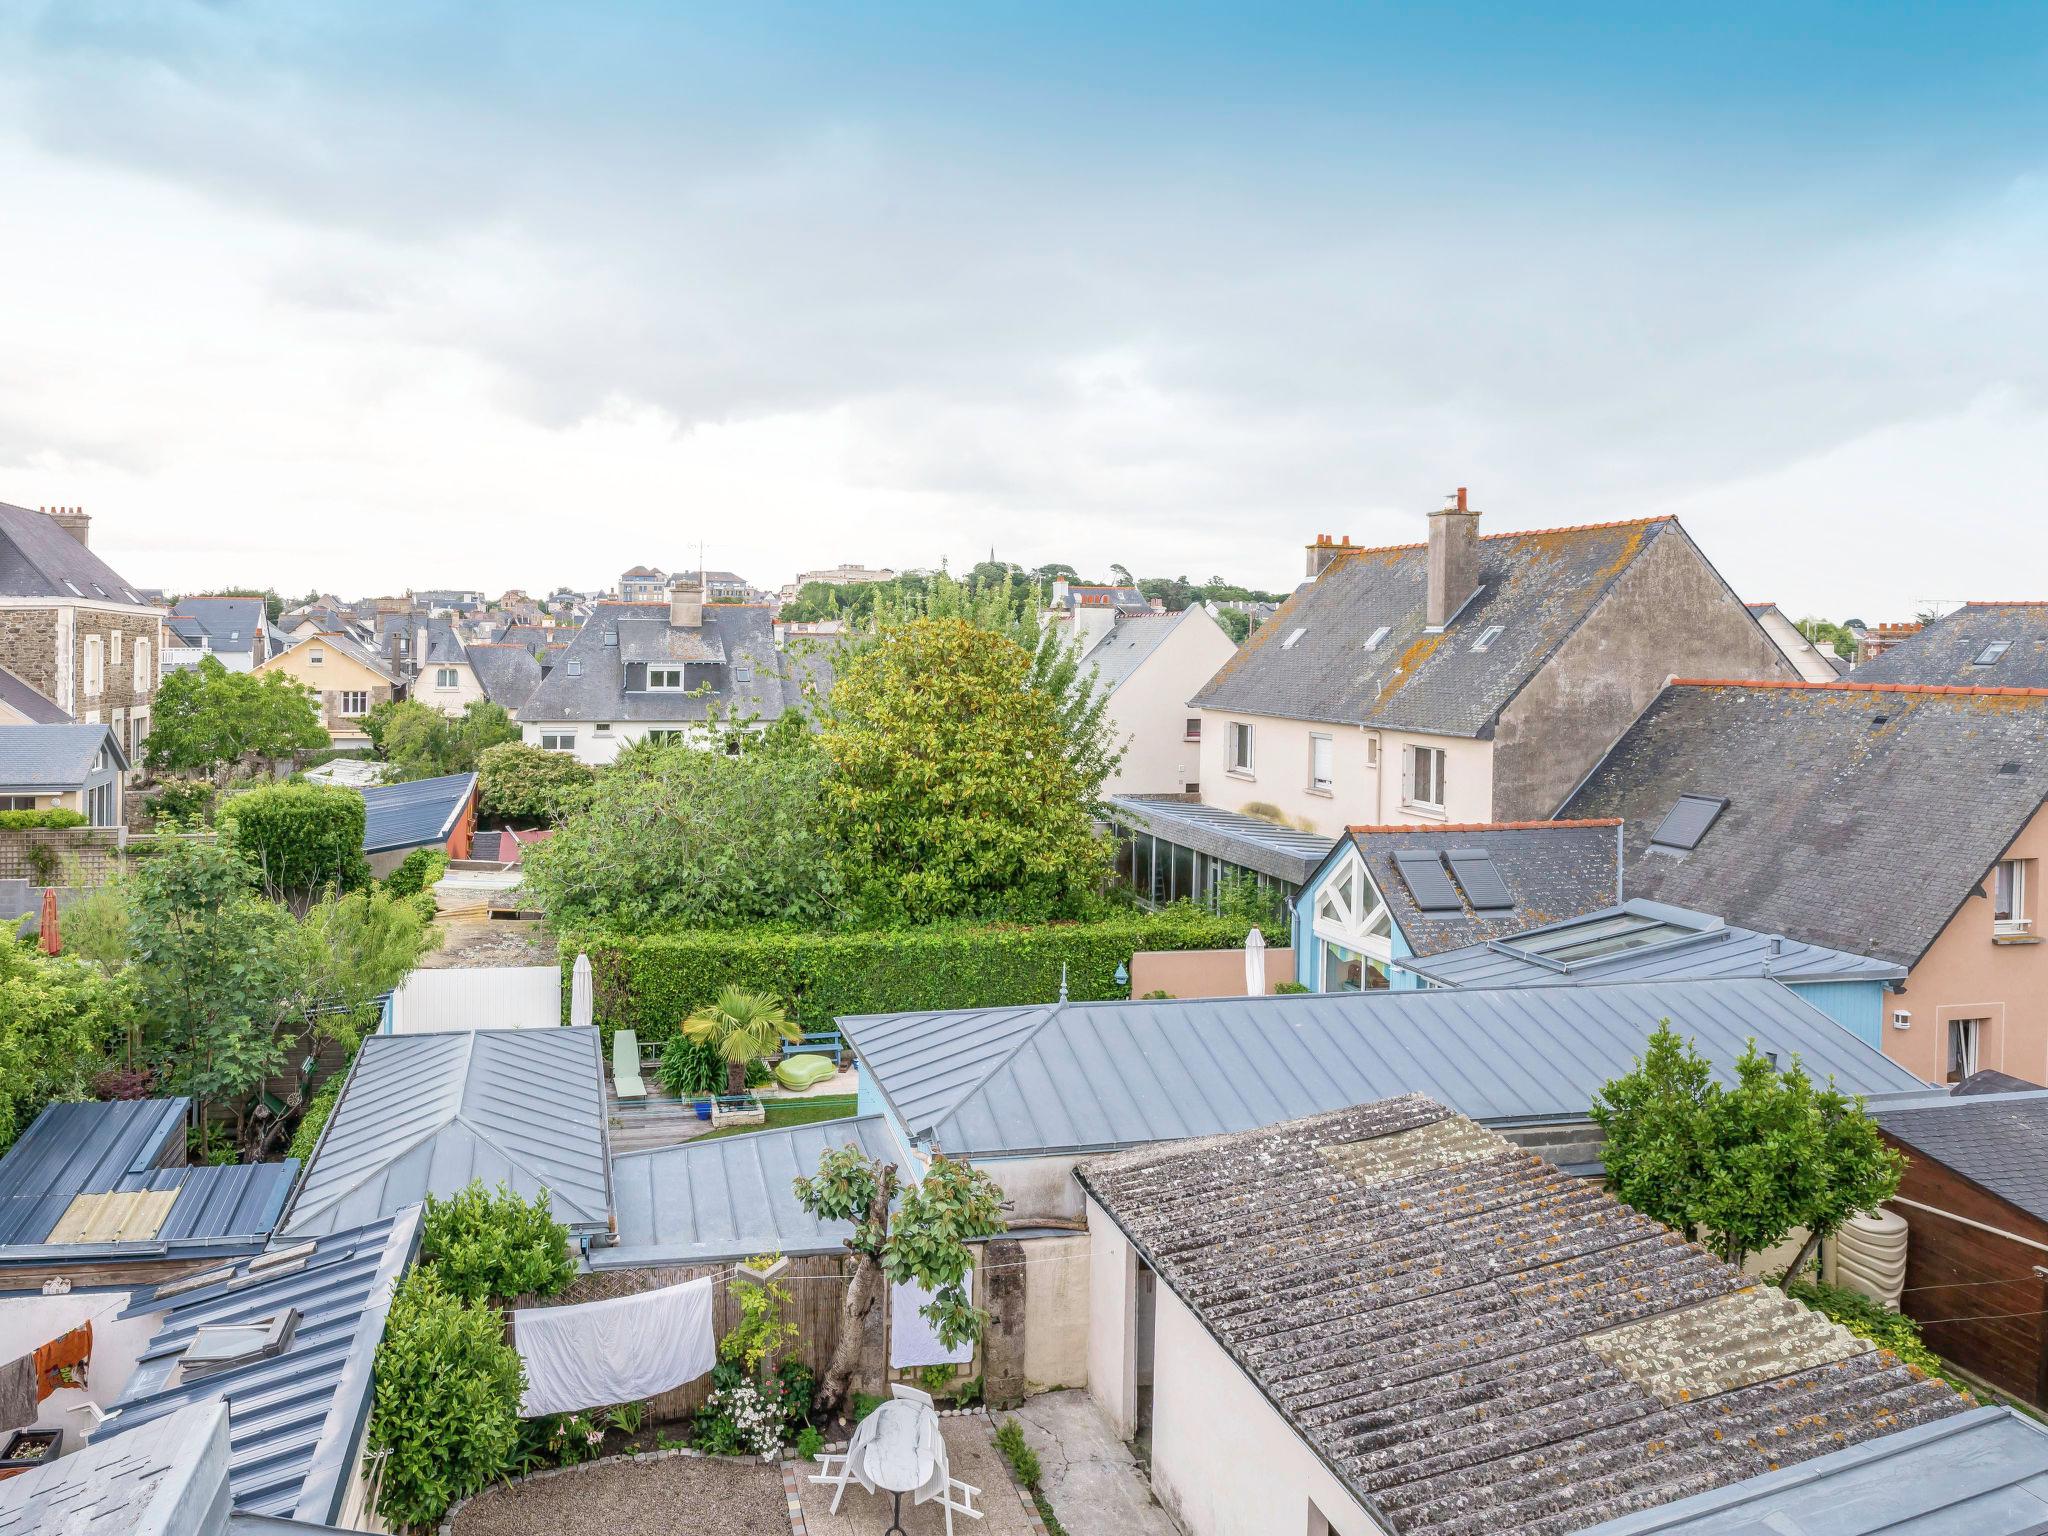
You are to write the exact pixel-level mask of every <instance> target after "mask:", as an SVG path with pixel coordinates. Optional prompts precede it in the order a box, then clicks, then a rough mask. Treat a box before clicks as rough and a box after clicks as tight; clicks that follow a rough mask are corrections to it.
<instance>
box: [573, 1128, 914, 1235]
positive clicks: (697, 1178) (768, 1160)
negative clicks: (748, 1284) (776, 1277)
mask: <svg viewBox="0 0 2048 1536" xmlns="http://www.w3.org/2000/svg"><path fill="white" fill-rule="evenodd" d="M849 1145H857V1146H859V1147H860V1149H861V1150H862V1151H863V1152H866V1153H867V1154H868V1155H869V1156H871V1157H879V1158H883V1159H885V1160H886V1161H889V1162H901V1161H902V1160H903V1154H902V1152H901V1150H900V1149H899V1148H898V1147H897V1146H896V1143H895V1139H894V1138H893V1137H892V1136H891V1135H890V1134H889V1128H888V1125H887V1123H886V1122H885V1121H884V1120H883V1119H882V1117H881V1116H880V1115H864V1116H861V1117H859V1118H857V1119H850V1120H824V1121H819V1122H818V1123H816V1124H814V1125H792V1126H785V1127H783V1128H781V1129H779V1130H773V1131H755V1132H753V1133H751V1134H750V1135H746V1136H725V1137H720V1138H719V1139H718V1140H716V1141H705V1142H684V1143H683V1144H682V1145H680V1146H674V1147H661V1148H657V1149H655V1150H654V1151H650V1152H628V1153H625V1154H622V1155H621V1156H619V1157H618V1158H616V1159H614V1160H613V1162H612V1182H613V1184H614V1186H615V1187H616V1190H617V1194H616V1199H617V1201H618V1211H619V1243H618V1246H617V1247H616V1248H600V1249H595V1250H593V1251H592V1254H591V1262H592V1265H593V1267H595V1268H600V1269H619V1268H627V1269H630V1268H633V1267H635V1266H638V1265H642V1264H696V1263H704V1262H710V1261H713V1260H723V1259H737V1258H747V1257H750V1256H752V1255H754V1254H757V1253H787V1254H801V1253H836V1252H838V1251H839V1250H840V1248H841V1246H842V1245H843V1244H844V1242H845V1240H846V1239H847V1237H849V1236H850V1235H851V1234H852V1232H853V1227H852V1225H851V1224H850V1223H848V1222H843V1221H819V1220H817V1219H816V1218H814V1217H812V1216H810V1215H809V1214H808V1213H806V1212H805V1210H804V1209H803V1207H802V1206H800V1205H798V1204H797V1203H796V1196H795V1195H794V1194H793V1193H792V1187H793V1186H794V1184H795V1182H796V1181H797V1180H798V1179H799V1178H809V1177H810V1176H811V1175H812V1174H814V1173H816V1172H817V1171H818V1159H819V1158H820V1157H821V1156H823V1154H824V1152H825V1150H826V1149H827V1148H828V1147H839V1146H849Z"/></svg>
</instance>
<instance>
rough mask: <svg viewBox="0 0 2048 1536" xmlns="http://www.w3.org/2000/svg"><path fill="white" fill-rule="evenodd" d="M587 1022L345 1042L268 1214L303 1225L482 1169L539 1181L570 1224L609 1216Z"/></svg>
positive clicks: (596, 1073)
mask: <svg viewBox="0 0 2048 1536" xmlns="http://www.w3.org/2000/svg"><path fill="white" fill-rule="evenodd" d="M607 1140H608V1138H607V1135H606V1130H605V1095H604V1079H603V1077H602V1075H601V1062H600V1048H599V1043H598V1032H597V1031H596V1030H595V1029H590V1028H583V1029H479V1030H465V1031H459V1032H452V1033H448V1034H431V1035H372V1036H371V1037H370V1038H369V1039H367V1040H365V1041H364V1042H363V1045H362V1049H361V1050H360V1051H359V1052H358V1053H357V1055H356V1060H355V1065H354V1066H353V1067H351V1068H350V1069H349V1075H348V1081H347V1083H346V1084H345V1085H344V1086H343V1088H342V1091H341V1097H340V1098H339V1099H338V1100H337V1101H336V1102H335V1105H334V1112H333V1113H332V1114H331V1115H329V1116H328V1120H327V1126H326V1129H325V1130H323V1131H322V1132H321V1135H320V1140H319V1142H318V1143H317V1144H316V1145H315V1146H314V1148H313V1156H312V1158H311V1160H310V1161H309V1162H308V1163H307V1165H306V1176H305V1178H304V1179H303V1180H302V1181H301V1182H300V1185H299V1188H298V1192H297V1193H296V1194H295V1195H293V1197H292V1202H291V1205H290V1207H289V1208H288V1209H287V1210H286V1212H285V1215H284V1220H283V1222H282V1223H281V1224H280V1226H279V1235H280V1236H281V1237H287V1238H302V1237H311V1236H313V1235H314V1234H316V1233H321V1232H333V1231H336V1230H339V1229H341V1228H344V1227H352V1226H356V1225H359V1224H361V1223H363V1222H367V1221H375V1220H377V1219H378V1218H380V1217H384V1216H389V1215H392V1214H393V1213H395V1212H397V1211H401V1210H403V1209H405V1208H406V1207H407V1206H410V1205H417V1204H418V1203H420V1202H421V1201H422V1200H424V1199H425V1198H426V1197H427V1196H428V1195H430V1194H432V1195H440V1196H444V1197H445V1196H448V1195H453V1194H456V1193H457V1192H459V1191H461V1190H463V1189H466V1188H467V1187H468V1186H469V1185H470V1184H471V1183H472V1182H473V1181H475V1180H478V1179H481V1180H482V1181H483V1182H484V1183H485V1184H486V1185H487V1186H496V1185H498V1184H505V1185H508V1186H509V1187H510V1188H511V1189H512V1190H513V1191H514V1192H515V1193H517V1194H520V1195H523V1196H525V1197H527V1198H528V1199H531V1198H532V1197H533V1196H535V1195H537V1194H538V1193H540V1191H541V1190H543V1189H545V1190H546V1191H547V1192H548V1195H549V1198H550V1200H551V1201H552V1203H553V1207H554V1213H555V1219H556V1220H558V1221H560V1222H561V1223H563V1225H565V1226H567V1227H568V1228H569V1229H570V1230H571V1231H572V1232H584V1233H592V1232H603V1231H606V1230H608V1228H609V1226H610V1220H611V1180H610V1177H609V1174H608V1172H607V1164H608V1158H607V1156H606V1152H607Z"/></svg>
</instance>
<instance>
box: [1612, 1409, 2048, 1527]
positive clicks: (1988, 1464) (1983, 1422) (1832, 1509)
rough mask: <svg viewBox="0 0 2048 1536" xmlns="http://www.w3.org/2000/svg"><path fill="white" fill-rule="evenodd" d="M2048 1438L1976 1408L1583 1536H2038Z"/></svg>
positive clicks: (2008, 1413)
mask: <svg viewBox="0 0 2048 1536" xmlns="http://www.w3.org/2000/svg"><path fill="white" fill-rule="evenodd" d="M2043 1530H2048V1430H2044V1429H2043V1428H2042V1427H2041V1426H2040V1425H2039V1424H2038V1423H2036V1422H2035V1421H2033V1420H2032V1419H2029V1418H2027V1417H2026V1416H2025V1415H2024V1414H2021V1413H2017V1412H2015V1411H2014V1410H2012V1409H2010V1408H1977V1409H1973V1410H1971V1411H1970V1412H1967V1413H1959V1414H1954V1415H1952V1416H1950V1417H1947V1418H1942V1419H1937V1420H1935V1421H1934V1422H1933V1423H1930V1424H1919V1425H1915V1426H1914V1427H1913V1428H1911V1429H1906V1430H1901V1431H1900V1432H1899V1433H1897V1434H1894V1435H1885V1436H1883V1437H1881V1438H1879V1439H1876V1440H1866V1441H1864V1442H1863V1443H1862V1444H1860V1445H1853V1446H1850V1447H1849V1448H1848V1449H1846V1450H1840V1451H1836V1452H1834V1453H1833V1454H1832V1455H1828V1456H1821V1457H1818V1458H1816V1459H1814V1460H1812V1461H1806V1462H1801V1463H1799V1464H1798V1465H1796V1466H1789V1467H1781V1468H1779V1469H1778V1470H1777V1471H1775V1472H1766V1473H1764V1474H1763V1475H1762V1476H1760V1477H1752V1478H1749V1479H1747V1480H1745V1481H1743V1482H1739V1483H1731V1484H1729V1485H1728V1486H1726V1487H1723V1488H1716V1489H1714V1490H1712V1491H1711V1492H1708V1493H1696V1494H1694V1495H1692V1497H1690V1498H1685V1499H1679V1500H1678V1501H1677V1502H1675V1503H1671V1504H1666V1505H1664V1506H1662V1507H1661V1508H1658V1509H1653V1510H1648V1511H1645V1512H1644V1513H1642V1514H1636V1515H1624V1516H1622V1517H1621V1518H1620V1519H1618V1520H1610V1521H1607V1522H1606V1523H1604V1524H1602V1525H1598V1526H1595V1527H1594V1528H1593V1529H1592V1530H1590V1531H1587V1532H1586V1533H1585V1536H2040V1533H2041V1532H2042V1531H2043Z"/></svg>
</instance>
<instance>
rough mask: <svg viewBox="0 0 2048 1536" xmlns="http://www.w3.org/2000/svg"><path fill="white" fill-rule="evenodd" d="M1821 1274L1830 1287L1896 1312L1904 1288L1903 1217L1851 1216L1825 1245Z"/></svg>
mask: <svg viewBox="0 0 2048 1536" xmlns="http://www.w3.org/2000/svg"><path fill="white" fill-rule="evenodd" d="M1821 1273H1822V1275H1823V1277H1824V1278H1825V1279H1826V1280H1827V1282H1828V1284H1830V1285H1839V1286H1842V1287H1844V1288H1845V1289H1848V1290H1852V1291H1860V1292H1862V1294H1864V1295H1865V1296H1868V1297H1869V1298H1870V1299H1871V1300H1873V1301H1877V1302H1882V1303H1883V1304H1884V1305H1885V1306H1887V1307H1889V1308H1891V1310H1892V1311H1894V1312H1896V1311H1898V1309H1899V1296H1900V1293H1901V1292H1903V1291H1904V1290H1905V1288H1906V1218H1905V1217H1903V1216H1900V1215H1898V1214H1897V1213H1895V1212H1892V1211H1887V1210H1882V1209H1880V1210H1876V1211H1865V1212H1862V1213H1860V1214H1858V1215H1855V1216H1851V1217H1850V1218H1849V1219H1848V1220H1847V1221H1845V1222H1844V1223H1842V1228H1841V1230H1840V1231H1838V1232H1837V1233H1836V1234H1835V1236H1834V1239H1833V1241H1831V1242H1830V1243H1829V1244H1828V1245H1827V1255H1826V1259H1825V1261H1824V1262H1823V1264H1822V1265H1821Z"/></svg>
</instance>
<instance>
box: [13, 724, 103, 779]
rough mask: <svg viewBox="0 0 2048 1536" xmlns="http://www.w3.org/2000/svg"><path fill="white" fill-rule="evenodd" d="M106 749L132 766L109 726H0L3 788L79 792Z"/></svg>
mask: <svg viewBox="0 0 2048 1536" xmlns="http://www.w3.org/2000/svg"><path fill="white" fill-rule="evenodd" d="M102 748H105V749H106V750H107V751H108V752H110V753H112V754H113V756H114V760H115V761H116V762H118V763H119V764H120V765H121V766H122V767H123V768H125V767H127V766H128V760H127V758H126V757H124V756H123V755H122V753H121V744H120V743H119V742H118V741H116V740H115V739H114V733H113V730H112V728H111V727H109V726H105V725H86V724H78V725H0V789H11V790H23V791H25V790H36V791H39V792H44V793H48V792H52V791H57V790H67V789H76V788H78V786H79V785H81V784H83V783H84V782H85V781H86V780H87V779H89V778H91V777H92V774H93V763H94V761H95V760H96V759H97V758H98V757H99V754H100V750H101V749H102Z"/></svg>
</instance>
